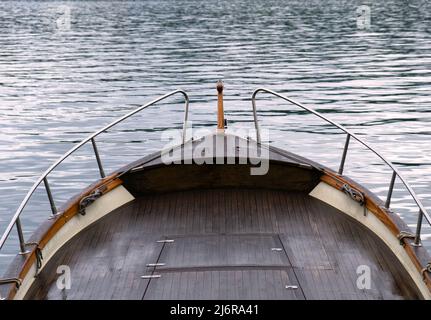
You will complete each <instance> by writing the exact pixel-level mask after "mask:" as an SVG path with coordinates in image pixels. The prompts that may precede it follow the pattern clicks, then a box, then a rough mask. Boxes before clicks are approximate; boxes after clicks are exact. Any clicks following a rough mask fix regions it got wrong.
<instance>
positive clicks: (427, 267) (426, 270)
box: [421, 262, 431, 280]
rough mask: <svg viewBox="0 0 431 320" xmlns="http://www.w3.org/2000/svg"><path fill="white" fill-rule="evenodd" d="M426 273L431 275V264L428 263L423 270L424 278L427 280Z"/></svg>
mask: <svg viewBox="0 0 431 320" xmlns="http://www.w3.org/2000/svg"><path fill="white" fill-rule="evenodd" d="M425 272H428V273H431V262H428V263H427V265H426V266H425V268H423V269H422V270H421V273H422V278H423V279H424V280H425Z"/></svg>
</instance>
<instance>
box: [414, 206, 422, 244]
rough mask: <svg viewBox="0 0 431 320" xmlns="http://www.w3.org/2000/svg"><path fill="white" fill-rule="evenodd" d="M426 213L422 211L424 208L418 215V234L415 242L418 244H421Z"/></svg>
mask: <svg viewBox="0 0 431 320" xmlns="http://www.w3.org/2000/svg"><path fill="white" fill-rule="evenodd" d="M423 216H424V214H423V212H422V210H420V211H419V215H418V222H417V225H416V234H415V241H414V244H415V245H416V246H419V245H420V244H421V229H422V218H423Z"/></svg>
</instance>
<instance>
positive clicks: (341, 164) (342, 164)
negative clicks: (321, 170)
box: [338, 134, 350, 175]
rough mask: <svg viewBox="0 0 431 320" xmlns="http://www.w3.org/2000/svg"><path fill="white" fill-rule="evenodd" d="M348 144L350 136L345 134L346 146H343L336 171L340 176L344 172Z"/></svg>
mask: <svg viewBox="0 0 431 320" xmlns="http://www.w3.org/2000/svg"><path fill="white" fill-rule="evenodd" d="M349 142H350V134H347V138H346V144H345V145H344V150H343V156H342V157H341V163H340V168H339V169H338V173H339V174H340V175H341V174H343V171H344V164H345V163H346V157H347V150H348V149H349Z"/></svg>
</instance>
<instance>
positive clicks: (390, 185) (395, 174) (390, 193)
mask: <svg viewBox="0 0 431 320" xmlns="http://www.w3.org/2000/svg"><path fill="white" fill-rule="evenodd" d="M396 178H397V173H396V172H395V171H393V172H392V178H391V183H390V184H389V191H388V196H387V198H386V203H385V207H386V208H387V209H389V206H390V205H391V198H392V192H393V191H394V185H395V179H396Z"/></svg>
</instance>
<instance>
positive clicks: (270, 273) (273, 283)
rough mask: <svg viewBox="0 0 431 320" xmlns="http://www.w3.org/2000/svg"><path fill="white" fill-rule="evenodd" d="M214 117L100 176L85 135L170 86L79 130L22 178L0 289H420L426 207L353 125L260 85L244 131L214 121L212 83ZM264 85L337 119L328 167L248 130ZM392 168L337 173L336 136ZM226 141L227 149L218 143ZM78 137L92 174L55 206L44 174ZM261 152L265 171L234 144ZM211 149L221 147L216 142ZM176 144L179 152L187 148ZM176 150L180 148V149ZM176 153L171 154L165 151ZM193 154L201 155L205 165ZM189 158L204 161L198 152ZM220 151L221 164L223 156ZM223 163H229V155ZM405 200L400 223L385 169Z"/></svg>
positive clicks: (52, 294) (139, 294)
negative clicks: (39, 217) (247, 134)
mask: <svg viewBox="0 0 431 320" xmlns="http://www.w3.org/2000/svg"><path fill="white" fill-rule="evenodd" d="M217 90H218V110H219V112H218V129H217V131H216V132H214V134H212V135H210V136H206V137H202V138H200V139H186V135H185V134H184V136H183V141H182V142H181V143H179V144H178V145H177V146H175V147H174V148H172V150H171V151H178V152H179V153H178V154H180V155H181V159H180V160H181V161H180V163H178V161H175V162H173V163H170V164H167V163H166V162H165V161H164V160H163V156H164V155H166V154H167V153H166V152H165V151H163V150H162V151H160V152H157V153H154V154H152V155H150V156H147V157H144V158H142V159H141V160H139V161H135V162H133V163H130V164H129V165H127V166H125V167H123V168H120V169H118V170H117V171H115V172H113V173H111V174H109V175H107V176H105V173H104V170H103V167H102V162H101V159H100V157H99V153H98V150H97V146H96V142H95V138H96V137H97V136H99V135H100V134H102V133H103V132H104V131H106V130H107V129H109V128H111V127H112V126H114V125H116V124H117V123H119V122H121V121H123V120H125V119H127V118H129V117H130V116H132V115H134V114H136V113H138V112H140V111H141V110H143V109H145V108H147V107H149V106H152V105H154V104H156V103H157V102H159V101H161V100H164V99H166V98H168V97H171V96H173V95H176V94H182V95H183V96H184V97H185V100H186V103H185V123H187V114H188V105H189V103H188V101H189V100H188V96H187V94H186V93H185V92H183V91H181V90H176V91H174V92H171V93H169V94H167V95H165V96H162V97H160V98H158V99H156V100H154V101H152V102H150V103H148V104H146V105H144V106H142V107H140V108H138V109H136V110H134V111H133V112H131V113H129V114H128V115H126V116H124V117H122V118H121V119H118V120H116V121H115V122H113V123H112V124H110V125H108V126H106V127H105V128H103V129H101V130H100V131H98V132H96V133H94V134H92V135H91V136H90V137H88V138H87V139H85V140H83V141H82V142H81V143H80V144H78V145H76V146H75V147H74V148H72V149H71V150H70V151H69V152H68V153H66V154H65V155H64V156H62V157H61V159H59V160H58V161H57V162H56V163H55V164H53V165H52V166H51V167H50V168H49V169H48V170H47V171H46V172H45V173H44V174H43V175H42V176H41V177H40V179H38V181H37V182H36V183H35V185H34V186H33V188H32V189H31V190H30V191H29V193H28V195H27V196H26V198H25V199H24V201H23V202H22V203H21V205H20V207H19V209H18V210H17V212H16V214H15V215H14V217H13V219H12V220H11V222H10V224H9V226H8V227H7V229H6V232H5V234H4V235H3V237H2V238H1V242H0V245H1V247H3V245H4V243H5V241H6V239H8V237H9V236H10V234H11V231H12V230H13V229H14V228H16V230H17V232H18V238H19V243H20V252H19V253H18V254H17V255H16V257H15V259H14V261H13V262H12V264H11V265H10V267H9V269H8V270H7V272H6V274H4V276H3V278H2V279H1V281H0V294H1V296H2V298H3V299H429V298H430V297H431V293H430V288H431V279H430V264H429V262H430V259H429V255H428V253H427V251H426V249H425V248H423V247H422V246H421V239H420V237H421V226H422V223H423V217H425V220H426V222H428V223H429V222H430V217H429V214H428V213H427V211H426V209H425V208H424V207H423V205H422V204H421V202H420V201H419V199H418V198H417V196H416V195H415V193H414V192H413V190H412V189H411V187H410V186H409V185H408V184H407V183H406V182H405V180H404V179H403V178H402V176H401V175H400V173H399V172H398V170H397V169H396V168H395V167H394V166H393V165H392V164H391V163H389V162H388V161H386V160H385V159H384V158H383V157H382V156H380V155H379V154H378V153H377V152H376V151H375V150H374V149H372V148H371V147H369V146H368V145H367V144H366V143H365V142H363V141H362V140H360V139H359V138H358V137H357V136H356V135H355V134H354V133H352V132H350V131H348V130H347V129H345V128H343V127H342V126H340V125H338V124H336V123H335V122H332V121H331V120H329V119H327V118H325V117H324V116H323V115H321V114H319V113H317V112H316V111H314V110H312V109H310V108H308V107H305V106H303V105H301V104H299V103H297V102H294V101H293V100H291V99H289V98H287V97H285V96H283V95H281V94H278V93H276V92H273V91H271V90H268V89H258V90H256V91H255V92H254V94H253V97H252V102H253V111H254V119H255V126H256V131H257V138H256V140H253V139H243V138H240V137H238V136H232V135H229V134H228V133H227V132H225V131H224V128H225V123H224V117H223V96H222V95H223V86H222V84H221V83H218V85H217ZM259 92H266V93H269V94H272V95H274V96H276V97H279V98H281V99H282V100H283V101H285V102H290V103H292V104H293V105H295V106H297V107H300V108H302V109H303V110H305V111H308V112H310V113H312V114H314V115H316V116H318V117H320V118H322V119H324V120H326V121H328V122H329V123H331V124H333V125H334V126H336V127H338V128H340V129H341V130H343V131H344V132H345V133H346V136H347V139H346V144H345V148H344V153H343V156H342V161H341V165H340V168H339V170H338V172H336V171H334V170H331V169H329V168H327V167H325V166H322V165H320V164H318V163H315V162H313V161H310V160H308V159H305V158H303V157H300V156H298V155H295V154H293V153H291V152H289V151H287V150H281V149H278V148H275V147H272V146H269V145H266V144H264V143H262V142H261V141H260V128H259V125H258V121H257V114H256V96H257V94H258V93H259ZM351 138H353V139H356V140H357V141H359V142H360V143H362V144H364V145H365V146H366V147H367V148H369V150H370V151H371V152H374V153H376V154H377V155H378V156H380V157H381V158H382V160H383V161H384V162H385V163H386V164H387V165H388V166H389V167H390V168H391V169H392V171H393V175H392V179H391V181H390V183H389V188H388V197H387V199H386V202H382V200H380V199H379V198H378V197H377V196H376V195H374V194H373V193H372V192H370V191H369V190H367V189H366V188H364V187H363V186H361V185H360V184H358V183H356V182H355V181H353V180H351V179H349V178H348V177H346V176H345V175H343V168H344V163H345V159H346V154H347V152H348V147H349V141H350V139H351ZM229 139H230V141H234V145H233V150H234V151H233V155H231V157H230V158H229V159H230V162H229V161H219V162H218V160H220V159H221V160H227V157H226V156H223V155H221V156H220V157H219V154H218V153H217V152H218V151H217V150H219V149H217V148H215V149H217V150H214V152H215V153H214V154H211V152H210V151H211V150H209V151H208V149H205V148H203V149H201V150H200V151H199V152H195V151H196V150H198V149H199V148H201V147H202V145H201V144H202V143H203V141H204V140H205V141H212V142H213V143H214V145H215V146H216V145H218V144H219V143H221V144H222V145H223V146H225V145H226V143H227V141H228V140H229ZM90 142H91V143H92V145H93V147H94V151H95V157H96V160H97V164H98V166H99V169H100V174H101V179H100V180H98V181H96V182H95V183H94V184H92V185H91V186H89V187H88V188H86V189H85V190H83V191H82V192H81V193H80V194H78V195H76V196H74V197H73V198H72V199H70V200H69V201H68V202H67V203H66V204H65V205H63V206H62V207H61V208H59V209H57V208H56V205H55V202H54V199H53V197H52V194H51V191H50V188H49V184H48V174H49V173H50V172H51V171H52V170H54V169H55V168H56V166H57V165H58V164H60V163H61V162H62V161H63V160H64V159H66V158H67V157H68V156H69V155H70V154H72V153H73V152H75V151H76V150H78V149H79V148H80V147H81V146H83V145H84V144H86V143H90ZM244 146H246V149H247V150H248V151H250V150H253V151H256V152H257V153H256V154H258V153H259V150H260V152H262V150H264V151H265V152H266V155H267V158H268V159H267V160H268V164H269V167H268V171H267V173H266V174H263V175H252V174H250V172H251V171H250V170H252V169H253V168H256V164H255V163H253V161H251V158H250V157H248V155H249V154H250V153H247V152H246V153H245V154H244V153H241V150H242V149H241V148H243V147H244ZM222 149H223V150H225V149H224V147H223V148H222ZM186 150H192V153H191V154H192V156H193V157H192V158H193V159H192V158H190V157H188V156H187V155H186V154H187V152H186ZM188 154H190V153H188ZM177 160H178V159H177ZM204 160H214V163H213V164H208V163H205V161H204ZM202 162H204V163H203V164H202ZM228 162H229V164H228ZM232 163H235V164H232ZM396 179H399V180H400V181H401V182H403V184H404V186H405V187H406V189H407V191H408V192H409V193H410V194H411V195H412V197H413V199H414V200H415V201H416V203H417V205H418V209H419V215H418V227H417V230H416V232H415V233H413V232H412V231H411V230H410V229H409V227H408V226H407V225H406V224H405V223H404V222H403V221H402V220H401V219H400V218H399V217H398V215H397V214H396V213H395V212H393V211H392V210H391V209H390V202H391V196H392V190H393V187H394V183H395V180H396ZM41 184H44V186H45V189H46V191H47V194H48V200H49V201H50V204H51V208H52V215H51V217H50V218H49V219H47V220H46V222H44V223H43V224H42V225H41V226H40V227H39V228H38V230H37V231H36V232H35V233H34V234H33V235H32V236H31V237H30V239H24V236H23V232H22V227H21V221H20V215H21V212H22V210H23V208H24V207H25V206H26V204H27V202H28V201H29V199H30V198H31V196H32V194H33V193H34V191H35V190H36V189H37V188H38V187H39V186H40V185H41Z"/></svg>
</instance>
